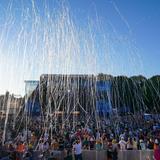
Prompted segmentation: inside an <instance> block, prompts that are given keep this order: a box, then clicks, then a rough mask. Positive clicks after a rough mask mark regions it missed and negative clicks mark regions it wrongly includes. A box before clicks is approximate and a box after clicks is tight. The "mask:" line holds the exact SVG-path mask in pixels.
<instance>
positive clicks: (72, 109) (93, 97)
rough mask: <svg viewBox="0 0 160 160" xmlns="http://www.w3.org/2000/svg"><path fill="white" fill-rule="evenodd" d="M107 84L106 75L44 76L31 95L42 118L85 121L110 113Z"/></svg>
mask: <svg viewBox="0 0 160 160" xmlns="http://www.w3.org/2000/svg"><path fill="white" fill-rule="evenodd" d="M102 77H103V78H102ZM31 82H32V81H31ZM27 85H28V84H27ZM32 85H33V84H32V83H31V86H32ZM111 85H112V83H111V80H110V77H108V76H107V75H101V76H99V75H98V76H95V75H61V74H50V75H49V74H44V75H41V76H40V82H39V83H37V86H38V87H36V85H35V90H34V91H33V93H32V94H31V95H34V96H37V98H38V99H39V102H40V105H41V108H42V111H43V112H44V115H45V116H49V117H54V118H55V117H61V120H62V121H67V120H75V119H76V120H78V119H79V118H81V119H86V120H87V119H88V121H89V119H90V118H91V119H94V118H95V117H97V116H98V117H99V118H108V117H109V116H110V115H111V114H112V105H111V100H110V99H111V96H110V95H111ZM29 86H30V84H29ZM31 88H32V87H31ZM37 92H38V93H37ZM36 93H37V94H36ZM34 96H31V97H32V98H29V100H32V99H33V97H34ZM34 98H35V97H34ZM37 98H35V99H37ZM27 99H28V98H27Z"/></svg>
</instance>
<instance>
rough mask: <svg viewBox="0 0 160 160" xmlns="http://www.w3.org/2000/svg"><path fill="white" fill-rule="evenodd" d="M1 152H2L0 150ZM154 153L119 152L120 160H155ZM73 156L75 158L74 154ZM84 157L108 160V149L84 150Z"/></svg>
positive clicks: (59, 156)
mask: <svg viewBox="0 0 160 160" xmlns="http://www.w3.org/2000/svg"><path fill="white" fill-rule="evenodd" d="M159 152H160V151H159ZM0 153H2V152H1V151H0ZM40 155H41V153H40V152H39V151H35V152H34V154H33V160H37V159H39V156H40ZM153 155H154V152H153V150H124V151H119V152H118V160H153ZM72 157H73V160H74V155H73V156H72ZM82 157H83V160H107V151H106V150H98V151H96V150H83V152H82ZM53 158H55V159H56V160H63V159H64V152H62V151H53V153H52V155H51V157H50V158H49V159H53ZM0 159H1V158H0Z"/></svg>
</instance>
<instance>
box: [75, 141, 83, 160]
mask: <svg viewBox="0 0 160 160" xmlns="http://www.w3.org/2000/svg"><path fill="white" fill-rule="evenodd" d="M73 150H74V155H75V160H82V142H81V139H80V138H79V139H77V140H76V142H75V144H74V145H73Z"/></svg>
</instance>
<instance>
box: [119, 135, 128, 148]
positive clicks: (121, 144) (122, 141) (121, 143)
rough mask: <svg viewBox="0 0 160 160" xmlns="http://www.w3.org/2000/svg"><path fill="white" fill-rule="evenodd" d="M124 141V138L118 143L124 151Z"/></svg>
mask: <svg viewBox="0 0 160 160" xmlns="http://www.w3.org/2000/svg"><path fill="white" fill-rule="evenodd" d="M126 144H127V143H126V141H125V140H124V137H121V140H120V141H119V145H120V149H121V150H125V149H126Z"/></svg>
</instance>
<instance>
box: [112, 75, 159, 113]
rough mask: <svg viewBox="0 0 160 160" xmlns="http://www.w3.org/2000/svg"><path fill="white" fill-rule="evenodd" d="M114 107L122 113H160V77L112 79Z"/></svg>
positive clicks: (121, 77)
mask: <svg viewBox="0 0 160 160" xmlns="http://www.w3.org/2000/svg"><path fill="white" fill-rule="evenodd" d="M110 80H111V82H112V87H111V102H112V106H113V107H115V108H117V109H118V110H121V111H122V112H123V111H124V112H132V113H133V112H137V111H138V112H149V113H160V76H159V75H156V76H153V77H151V78H149V79H147V78H145V77H143V76H133V77H130V78H128V77H126V76H117V77H110Z"/></svg>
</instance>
